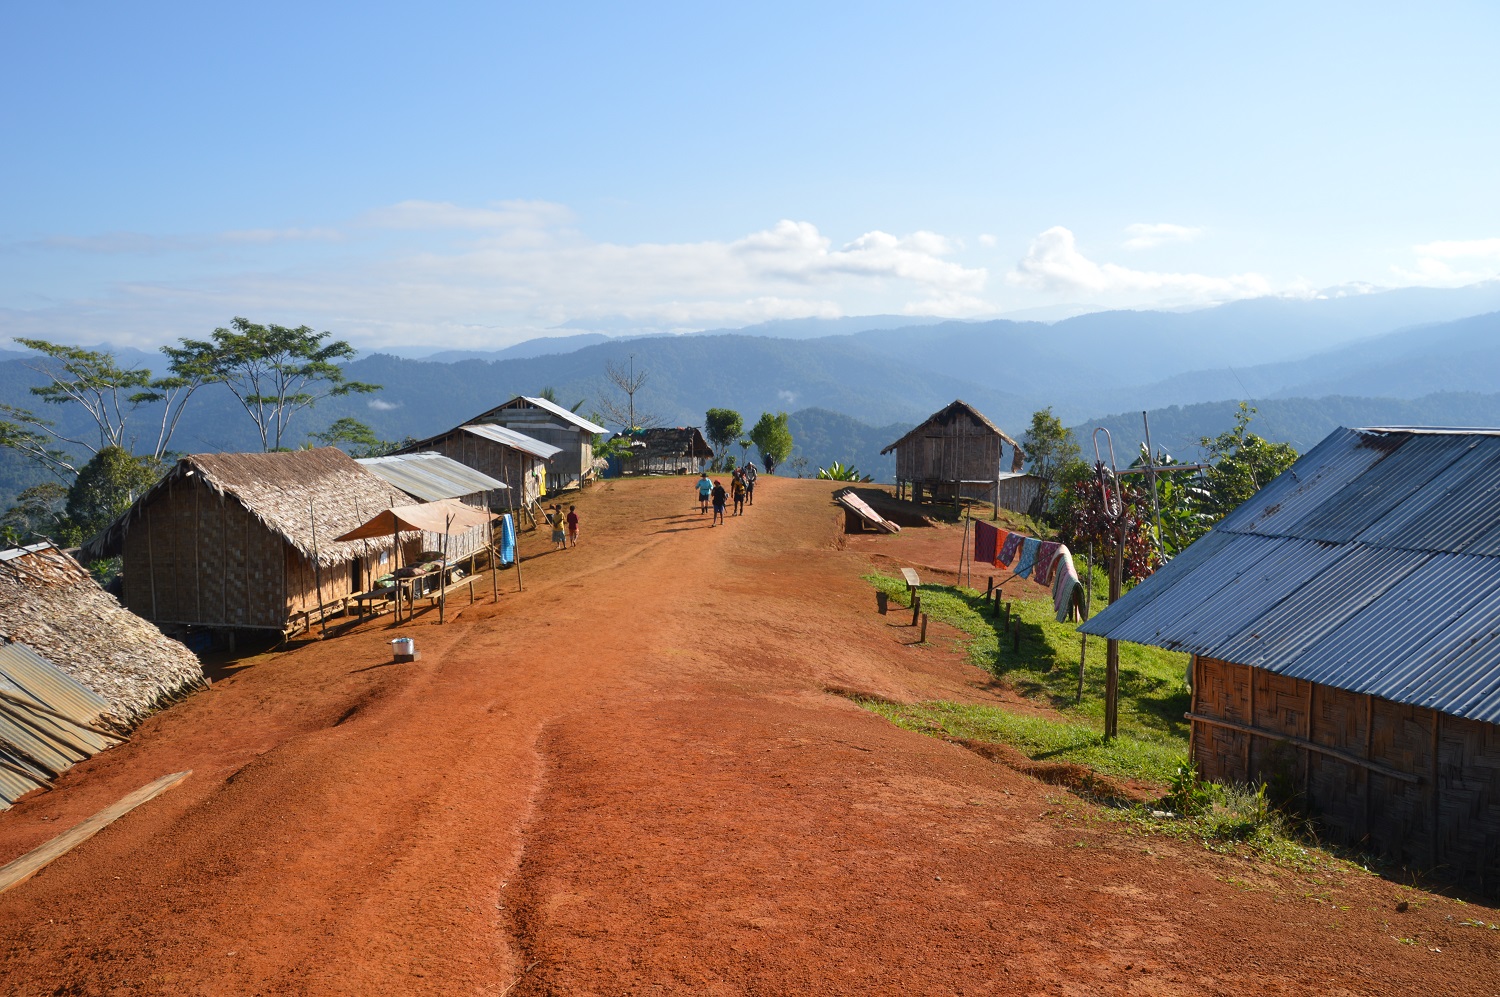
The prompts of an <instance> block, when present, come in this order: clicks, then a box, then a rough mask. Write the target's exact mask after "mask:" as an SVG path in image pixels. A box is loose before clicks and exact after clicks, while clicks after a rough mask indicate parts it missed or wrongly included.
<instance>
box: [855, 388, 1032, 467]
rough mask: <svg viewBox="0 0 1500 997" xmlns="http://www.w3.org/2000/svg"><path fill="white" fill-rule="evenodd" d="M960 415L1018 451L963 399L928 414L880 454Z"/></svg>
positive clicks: (1001, 432)
mask: <svg viewBox="0 0 1500 997" xmlns="http://www.w3.org/2000/svg"><path fill="white" fill-rule="evenodd" d="M960 416H967V417H968V418H970V419H972V420H974V422H976V423H978V424H979V425H981V426H983V427H984V428H986V429H988V430H989V431H990V432H992V433H994V434H995V435H996V436H998V437H1000V442H1001V443H1009V444H1010V445H1011V446H1013V447H1015V448H1016V450H1017V451H1018V452H1019V451H1020V449H1021V445H1020V444H1019V443H1017V442H1016V441H1015V440H1013V439H1011V438H1010V437H1009V436H1007V435H1006V434H1005V432H1004V431H1003V430H1002V429H1001V428H1000V427H999V426H997V425H995V424H994V423H993V422H990V421H989V420H988V419H986V418H985V417H984V414H983V413H982V412H980V411H979V410H978V409H977V408H975V407H974V406H972V405H970V404H969V403H968V402H965V401H955V402H953V403H951V404H949V405H948V406H946V407H944V408H941V409H939V410H938V411H936V412H934V413H932V414H931V415H929V416H928V417H927V418H926V419H924V420H923V421H922V422H921V423H919V424H918V425H917V427H916V428H915V429H913V430H912V431H911V432H909V433H907V434H906V435H905V436H903V437H901V439H899V440H897V441H896V442H895V443H892V444H891V445H890V446H888V447H886V448H885V449H884V450H882V451H880V452H881V454H882V455H884V454H888V453H890V452H891V451H892V450H895V449H896V448H897V447H899V446H901V445H903V444H905V443H907V442H909V441H911V440H914V439H916V438H917V437H918V436H919V435H920V434H921V433H922V431H923V430H925V429H927V427H929V426H947V425H949V424H950V423H951V422H953V420H954V419H957V418H959V417H960Z"/></svg>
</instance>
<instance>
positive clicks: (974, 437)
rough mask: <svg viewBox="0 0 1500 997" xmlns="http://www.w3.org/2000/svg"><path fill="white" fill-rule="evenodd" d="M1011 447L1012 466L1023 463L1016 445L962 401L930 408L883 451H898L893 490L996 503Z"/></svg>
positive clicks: (919, 498)
mask: <svg viewBox="0 0 1500 997" xmlns="http://www.w3.org/2000/svg"><path fill="white" fill-rule="evenodd" d="M1006 446H1009V447H1011V449H1012V451H1013V453H1012V455H1011V461H1010V470H1011V472H1012V473H1014V472H1019V471H1020V470H1021V467H1022V465H1023V464H1024V462H1025V459H1026V457H1025V455H1024V454H1023V453H1022V452H1021V448H1020V446H1019V445H1018V444H1017V443H1016V441H1015V440H1013V439H1011V438H1010V437H1009V436H1007V435H1006V434H1005V433H1004V432H1002V431H1001V430H1000V429H999V427H997V426H996V425H995V424H994V423H992V422H990V421H989V420H988V419H986V418H985V417H984V415H983V414H981V413H980V412H979V410H978V409H976V408H974V406H972V405H970V404H968V403H967V402H963V401H955V402H953V403H952V404H951V405H948V406H947V407H945V408H943V409H940V410H939V411H937V412H934V413H933V414H932V415H930V416H928V417H927V419H926V421H924V422H923V423H921V424H920V425H918V426H917V427H916V428H915V429H913V430H912V431H911V432H909V433H907V434H906V435H905V436H903V437H901V439H899V440H897V441H896V442H895V443H892V444H891V445H890V446H888V447H886V448H885V449H884V450H882V451H880V452H881V454H882V455H884V454H888V453H890V452H891V451H892V450H894V451H896V494H897V496H898V497H901V498H909V499H911V500H912V501H914V502H924V501H926V502H952V503H957V502H958V500H959V499H960V498H961V497H962V498H974V499H983V500H985V501H990V502H995V503H996V504H998V498H999V490H1000V475H1001V466H1002V464H1001V460H1002V457H1003V456H1004V449H1005V447H1006Z"/></svg>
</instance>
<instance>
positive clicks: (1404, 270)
mask: <svg viewBox="0 0 1500 997" xmlns="http://www.w3.org/2000/svg"><path fill="white" fill-rule="evenodd" d="M1412 252H1413V253H1415V254H1416V256H1417V260H1416V263H1414V264H1413V265H1412V266H1410V267H1403V266H1394V267H1392V268H1391V269H1392V270H1393V271H1394V272H1395V273H1396V274H1397V275H1398V276H1399V277H1400V278H1401V279H1402V280H1405V281H1408V282H1410V283H1413V284H1439V285H1460V284H1472V283H1474V282H1475V281H1481V280H1489V279H1491V278H1493V277H1496V276H1500V239H1459V240H1447V241H1439V242H1425V243H1422V244H1421V245H1418V246H1413V247H1412Z"/></svg>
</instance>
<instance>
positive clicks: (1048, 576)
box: [1031, 540, 1063, 585]
mask: <svg viewBox="0 0 1500 997" xmlns="http://www.w3.org/2000/svg"><path fill="white" fill-rule="evenodd" d="M1062 546H1063V545H1062V544H1060V543H1054V542H1052V541H1051V540H1043V541H1042V548H1041V550H1039V551H1037V552H1036V567H1035V568H1034V569H1032V572H1031V580H1032V581H1034V582H1036V583H1037V584H1038V585H1050V584H1051V583H1052V565H1053V562H1054V561H1055V560H1056V559H1057V552H1058V551H1059V550H1061V549H1062Z"/></svg>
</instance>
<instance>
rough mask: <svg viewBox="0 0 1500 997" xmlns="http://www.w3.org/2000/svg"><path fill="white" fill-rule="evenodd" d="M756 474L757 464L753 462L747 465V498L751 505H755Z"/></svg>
mask: <svg viewBox="0 0 1500 997" xmlns="http://www.w3.org/2000/svg"><path fill="white" fill-rule="evenodd" d="M756 474H757V472H756V470H755V464H754V463H753V462H747V463H746V464H745V498H747V499H749V500H750V504H751V505H754V504H755V478H756Z"/></svg>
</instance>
